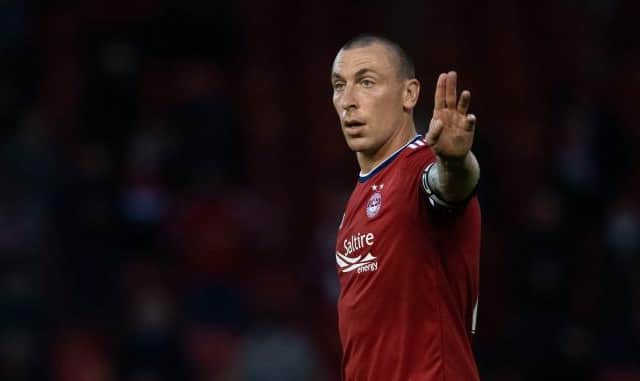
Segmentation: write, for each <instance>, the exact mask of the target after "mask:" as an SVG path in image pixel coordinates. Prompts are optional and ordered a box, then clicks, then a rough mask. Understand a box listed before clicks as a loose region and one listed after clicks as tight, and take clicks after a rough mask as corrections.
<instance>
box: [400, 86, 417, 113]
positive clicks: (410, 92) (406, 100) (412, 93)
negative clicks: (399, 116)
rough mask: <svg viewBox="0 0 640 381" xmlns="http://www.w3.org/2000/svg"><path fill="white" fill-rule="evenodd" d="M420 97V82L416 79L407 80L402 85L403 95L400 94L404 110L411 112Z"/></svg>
mask: <svg viewBox="0 0 640 381" xmlns="http://www.w3.org/2000/svg"><path fill="white" fill-rule="evenodd" d="M419 96H420V81H418V80H417V79H415V78H413V79H409V80H406V81H405V83H404V93H403V94H402V107H404V108H405V109H406V110H413V108H414V107H416V103H418V97H419Z"/></svg>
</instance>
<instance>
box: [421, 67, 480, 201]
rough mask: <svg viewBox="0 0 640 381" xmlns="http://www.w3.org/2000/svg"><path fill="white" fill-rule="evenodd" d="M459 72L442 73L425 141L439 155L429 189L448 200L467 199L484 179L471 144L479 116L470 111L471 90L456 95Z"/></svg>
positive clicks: (429, 171) (429, 175) (428, 173)
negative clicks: (481, 176)
mask: <svg viewBox="0 0 640 381" xmlns="http://www.w3.org/2000/svg"><path fill="white" fill-rule="evenodd" d="M456 82H457V74H456V73H455V72H453V71H452V72H449V73H447V74H440V76H439V77H438V83H437V85H436V91H435V101H434V110H433V118H432V119H431V123H430V125H429V131H428V132H427V135H426V137H425V142H426V143H427V144H429V146H431V148H432V149H433V151H434V152H435V154H436V155H437V157H438V160H437V161H436V163H434V164H433V165H431V166H429V167H428V169H427V171H426V173H425V177H426V179H425V180H426V183H425V182H423V185H424V186H425V189H426V190H427V192H430V191H431V192H433V193H434V194H435V196H436V197H437V198H438V199H439V200H441V201H444V202H445V203H450V204H454V205H455V204H457V203H460V202H463V201H465V200H466V199H467V198H468V197H469V196H470V195H471V194H472V192H473V191H474V190H475V187H476V185H477V184H478V180H479V178H480V166H479V164H478V160H477V159H476V157H475V155H474V154H473V152H471V146H472V144H473V136H474V132H475V123H476V117H475V116H474V115H473V114H467V112H468V110H469V104H470V103H471V93H470V92H469V91H467V90H465V91H463V92H462V94H461V95H460V100H459V101H458V99H457V94H456V91H457V90H456Z"/></svg>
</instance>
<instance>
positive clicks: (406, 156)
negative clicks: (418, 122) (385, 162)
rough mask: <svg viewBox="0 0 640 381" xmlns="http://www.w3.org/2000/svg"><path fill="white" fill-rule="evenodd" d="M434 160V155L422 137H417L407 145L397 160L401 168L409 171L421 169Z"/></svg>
mask: <svg viewBox="0 0 640 381" xmlns="http://www.w3.org/2000/svg"><path fill="white" fill-rule="evenodd" d="M435 160H436V155H435V153H434V152H433V150H432V149H431V147H429V146H428V145H427V143H425V142H424V140H422V139H417V140H415V141H414V142H413V143H411V144H409V145H407V147H406V148H405V149H404V151H403V152H402V155H401V157H400V160H399V162H400V163H401V166H402V167H403V169H404V170H405V171H406V170H409V171H410V172H414V171H422V170H423V169H424V168H425V167H426V166H427V165H429V164H431V163H432V162H434V161H435Z"/></svg>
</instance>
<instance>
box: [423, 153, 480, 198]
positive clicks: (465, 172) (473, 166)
mask: <svg viewBox="0 0 640 381" xmlns="http://www.w3.org/2000/svg"><path fill="white" fill-rule="evenodd" d="M479 178H480V166H479V164H478V160H477V159H476V157H475V155H474V154H473V153H472V152H471V151H469V153H468V154H467V156H466V157H465V158H464V159H462V160H444V159H440V158H438V162H437V163H436V164H435V165H434V166H433V167H432V168H431V170H430V171H429V179H428V180H429V184H430V185H431V187H432V188H433V190H434V191H435V192H436V193H437V194H438V195H439V196H440V197H441V198H442V199H443V200H444V201H447V202H451V203H456V202H460V201H463V200H465V199H466V198H467V197H469V195H470V194H471V192H473V190H474V188H475V187H476V185H477V184H478V179H479Z"/></svg>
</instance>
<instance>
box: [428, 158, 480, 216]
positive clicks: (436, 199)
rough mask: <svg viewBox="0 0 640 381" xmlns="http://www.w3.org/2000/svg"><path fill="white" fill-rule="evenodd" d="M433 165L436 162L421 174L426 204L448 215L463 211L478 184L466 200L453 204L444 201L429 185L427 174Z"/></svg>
mask: <svg viewBox="0 0 640 381" xmlns="http://www.w3.org/2000/svg"><path fill="white" fill-rule="evenodd" d="M435 163H436V162H433V163H431V164H429V165H428V166H427V168H425V169H424V171H423V172H422V189H423V190H424V193H425V195H426V196H427V202H428V203H429V206H430V207H431V208H432V209H435V210H439V211H444V212H448V213H455V212H458V211H461V210H463V209H464V208H465V206H467V203H469V200H471V199H472V198H473V196H474V195H475V194H476V192H477V190H478V184H476V186H475V187H474V188H473V191H471V193H470V194H469V196H467V198H465V199H464V200H462V201H459V202H455V203H452V202H448V201H445V200H444V199H443V198H442V196H440V195H439V194H438V193H437V192H436V191H435V189H434V188H433V187H432V186H431V184H429V172H430V171H431V168H433V165H434V164H435Z"/></svg>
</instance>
